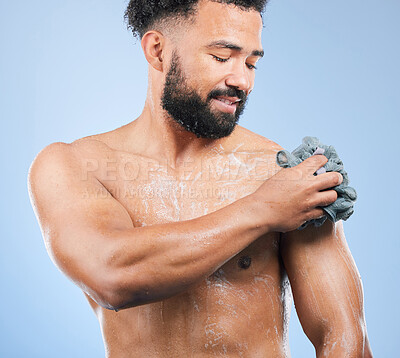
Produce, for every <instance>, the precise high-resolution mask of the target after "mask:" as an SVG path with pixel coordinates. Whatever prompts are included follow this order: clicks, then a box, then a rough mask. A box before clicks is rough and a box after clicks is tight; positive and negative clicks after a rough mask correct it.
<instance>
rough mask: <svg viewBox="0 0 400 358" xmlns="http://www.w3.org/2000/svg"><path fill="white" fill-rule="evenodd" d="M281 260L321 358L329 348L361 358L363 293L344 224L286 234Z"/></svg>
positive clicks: (328, 222)
mask: <svg viewBox="0 0 400 358" xmlns="http://www.w3.org/2000/svg"><path fill="white" fill-rule="evenodd" d="M281 254H282V258H283V261H284V265H285V268H286V271H287V274H288V277H289V280H290V283H291V286H292V291H293V297H294V300H295V305H296V311H297V313H298V316H299V319H300V322H301V324H302V327H303V329H304V332H305V333H306V335H307V336H308V338H309V339H310V340H311V341H312V343H313V344H314V346H315V348H316V350H317V352H321V351H322V350H323V349H324V347H326V346H330V348H331V349H341V352H347V353H348V354H349V356H351V357H354V356H357V357H362V356H363V355H362V351H363V350H364V345H365V344H366V328H365V321H364V312H363V290H362V284H361V280H360V277H359V273H358V271H357V268H356V265H355V263H354V260H353V258H352V256H351V253H350V250H349V248H348V246H347V243H346V239H345V236H344V232H343V225H342V222H338V223H336V224H333V223H332V222H330V221H328V220H327V221H326V222H325V224H324V225H323V226H322V227H320V228H315V227H314V226H312V225H309V226H308V227H307V228H306V229H304V230H301V231H299V230H295V231H292V232H289V233H287V234H285V235H284V236H283V238H282V246H281ZM335 347H336V348H335ZM331 353H333V351H331ZM341 354H343V353H341ZM354 354H356V355H354ZM334 356H336V355H334ZM342 356H348V355H347V354H346V355H342Z"/></svg>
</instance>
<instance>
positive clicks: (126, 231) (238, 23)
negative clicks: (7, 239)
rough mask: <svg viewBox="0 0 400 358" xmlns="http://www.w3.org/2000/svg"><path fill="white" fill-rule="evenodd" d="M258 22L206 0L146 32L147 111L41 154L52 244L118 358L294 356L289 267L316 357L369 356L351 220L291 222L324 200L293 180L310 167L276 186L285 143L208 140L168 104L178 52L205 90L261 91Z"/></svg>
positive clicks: (42, 217) (38, 192)
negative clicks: (349, 234)
mask: <svg viewBox="0 0 400 358" xmlns="http://www.w3.org/2000/svg"><path fill="white" fill-rule="evenodd" d="M182 26H183V25H182ZM261 28H262V23H261V18H260V15H259V14H258V13H257V12H255V11H242V10H240V9H238V8H236V7H235V6H232V5H225V4H219V3H215V2H207V1H202V2H201V4H200V5H199V11H198V15H197V18H196V21H195V22H194V23H193V24H191V25H190V26H189V27H186V28H184V31H179V28H177V29H175V31H174V33H173V34H172V35H168V29H167V28H165V29H162V28H160V29H158V30H154V31H149V32H148V33H147V34H146V35H145V36H144V37H143V39H142V47H143V50H144V54H145V56H146V59H147V61H148V62H149V87H148V94H147V99H146V104H145V108H144V110H143V113H142V114H141V115H140V116H139V118H138V119H136V120H135V121H133V122H131V123H129V124H128V125H126V126H123V127H121V128H118V129H116V130H114V131H111V132H108V133H104V134H100V135H95V136H91V137H87V138H83V139H80V140H78V141H75V142H74V143H72V144H64V143H55V144H52V145H50V146H48V147H47V148H45V149H44V150H43V151H42V152H41V153H40V154H39V156H38V157H37V159H36V160H35V162H34V163H33V165H32V168H31V171H30V178H29V181H30V191H31V198H32V202H33V205H34V208H35V211H36V214H37V216H38V219H39V222H40V224H41V228H42V232H43V236H44V239H45V243H46V247H47V249H48V251H49V254H50V256H51V257H52V259H53V260H54V262H55V263H56V265H57V266H58V267H59V268H60V269H61V270H62V271H63V272H64V273H65V274H66V275H67V276H68V277H69V278H71V279H72V280H73V281H74V282H75V283H76V284H77V285H78V286H79V287H80V288H81V289H82V290H83V291H84V293H85V295H86V297H87V298H88V300H89V303H90V304H91V306H92V308H93V309H94V311H95V313H96V315H97V317H98V319H99V323H100V325H101V329H102V332H103V337H104V342H105V348H106V355H107V357H111V358H120V357H121V358H129V357H146V356H147V357H168V358H169V357H213V356H226V357H250V358H254V357H288V356H289V352H288V342H287V323H288V307H289V305H290V301H291V294H290V290H289V281H288V278H289V279H290V284H291V286H292V290H293V296H294V299H295V302H296V309H297V312H298V315H299V318H300V320H301V323H302V325H303V328H304V331H305V333H306V334H307V336H308V337H309V339H310V340H311V342H312V343H313V344H314V346H315V348H316V352H317V355H318V356H321V357H323V356H329V357H341V358H342V357H370V356H371V355H370V350H369V345H368V339H367V334H366V328H365V320H364V313H363V296H362V286H361V281H360V278H359V275H358V272H357V269H356V266H355V264H354V262H353V260H352V257H351V254H350V251H349V249H348V247H347V244H346V240H345V237H344V233H343V228H342V224H341V223H338V224H336V225H333V224H332V223H329V222H327V223H326V224H325V225H324V226H323V227H322V228H319V229H315V228H312V227H309V228H307V229H306V230H303V231H301V232H299V231H297V230H294V231H293V229H295V228H296V227H298V226H300V224H301V220H300V219H299V220H300V221H299V222H296V220H297V219H296V218H295V219H296V220H295V219H293V216H296V215H297V214H296V215H295V214H294V213H299V215H300V213H302V211H296V210H294V209H293V208H296V207H298V206H299V205H300V206H304V207H306V208H305V209H304V211H306V212H307V213H308V212H309V213H312V214H313V215H314V216H315V215H317V214H318V213H320V211H321V209H318V208H315V207H313V204H312V203H311V201H310V203H308V202H307V201H308V200H309V198H311V197H312V195H311V191H309V193H310V196H307V197H304V198H303V197H302V196H296V195H295V194H296V193H295V192H296V190H300V188H301V187H303V186H304V185H305V183H306V181H307V180H305V179H304V178H303V179H304V180H303V179H301V180H300V179H298V178H297V179H296V178H295V176H296V173H297V174H299V173H300V174H301V173H303V174H304V167H303V169H302V170H303V172H301V171H299V170H296V169H294V170H286V171H285V173H284V174H283V177H284V176H285V175H286V176H288V178H287V179H288V180H286V181H283V180H282V179H280V181H278V182H275V184H270V185H269V186H265V183H267V184H268V182H271V181H270V180H269V179H270V178H272V177H273V178H276V176H274V174H275V173H277V172H278V171H279V173H278V174H277V175H279V174H281V173H282V172H281V171H280V168H279V167H277V165H276V164H275V155H276V152H277V151H278V150H279V149H281V148H280V147H279V146H278V145H277V144H275V143H273V142H272V141H270V140H268V139H266V138H263V137H261V136H259V135H257V134H254V133H252V132H250V131H248V130H246V129H244V128H243V127H241V126H237V127H236V128H235V130H234V131H233V133H232V135H230V136H229V137H226V138H222V139H218V140H210V139H205V138H202V139H199V138H197V137H196V136H195V135H194V134H193V133H189V132H187V131H185V130H184V129H182V128H181V127H179V125H178V124H177V123H175V122H174V121H173V120H172V119H170V118H168V117H166V115H165V112H164V111H163V109H162V108H161V105H160V98H161V95H162V88H163V84H164V81H165V75H166V73H167V72H168V66H169V64H170V63H171V58H172V55H173V53H174V51H176V50H177V51H178V54H179V57H180V59H181V65H182V69H183V71H184V73H185V75H186V79H187V83H188V85H189V86H191V87H192V88H196V89H197V91H198V93H199V94H200V95H201V97H202V98H203V99H206V98H207V95H208V93H210V91H212V90H214V89H225V88H227V87H235V88H237V89H240V90H242V91H245V92H246V94H249V93H250V92H251V91H252V89H253V86H254V79H255V71H254V68H253V66H254V65H255V64H256V62H257V61H258V60H259V59H260V57H261V51H262V46H261ZM163 32H165V33H164V34H163ZM193 39H196V41H193ZM177 44H179V46H177ZM226 44H230V45H229V46H226ZM232 45H234V48H232ZM226 100H227V99H226V98H225V99H223V101H222V102H221V101H219V100H215V99H213V100H212V101H211V103H210V106H211V108H212V110H213V111H216V112H218V111H222V112H225V113H231V114H232V113H233V112H234V107H235V105H230V104H227V103H223V102H224V101H226ZM229 100H230V101H231V102H234V98H230V99H229ZM312 160H313V161H314V162H313V163H314V164H313V165H316V164H315V163H316V162H317V161H318V160H319V161H321V160H322V159H320V158H314V159H312ZM310 163H311V162H310ZM320 165H323V163H322V162H321V163H320ZM309 174H310V178H312V179H309V180H313V181H317V180H319V181H321V182H322V180H326V181H328V178H329V180H330V181H331V180H337V178H336V179H335V178H334V176H332V175H330V176H329V175H328V174H326V175H325V176H324V178H325V179H323V177H322V176H318V178H317V179H314V177H313V176H312V172H311V173H309ZM283 177H282V176H281V178H283ZM299 180H300V181H299ZM332 183H333V182H332ZM332 183H331V185H330V186H325V187H323V189H327V188H330V187H332V186H334V185H333V184H332ZM336 184H337V183H336ZM336 184H335V185H336ZM262 188H270V189H269V190H266V189H265V190H262ZM314 189H315V188H314ZM310 190H311V189H310ZM314 191H315V190H314ZM314 191H313V192H312V193H314V194H315V192H314ZM316 192H317V193H318V191H316ZM268 193H269V194H268ZM275 193H276V196H274V194H275ZM314 194H313V195H314ZM268 195H269V196H268ZM299 195H300V194H299ZM320 195H322V194H320ZM324 195H328V192H327V191H324ZM267 197H268V198H270V197H271V198H272V199H271V200H270V201H268V200H266V199H265V198H267ZM263 198H264V199H263ZM299 198H300V199H299ZM301 198H303V199H304V200H303V199H301ZM310 200H311V199H310ZM321 200H322V199H321ZM324 200H325V199H324ZM260 203H261V204H263V205H261V204H260ZM267 204H268V205H267ZM314 206H316V207H317V206H318V205H314ZM292 209H293V210H292ZM264 213H265V214H264ZM269 217H271V218H269ZM262 218H263V220H264V221H265V224H264V221H263V220H261V219H262ZM272 218H273V219H272ZM276 221H279V223H277V222H276ZM289 222H290V224H289ZM303 222H304V221H303ZM289 227H290V228H291V229H290V230H289ZM281 228H282V229H281ZM281 232H286V233H285V234H282V233H281ZM115 309H117V310H118V312H115Z"/></svg>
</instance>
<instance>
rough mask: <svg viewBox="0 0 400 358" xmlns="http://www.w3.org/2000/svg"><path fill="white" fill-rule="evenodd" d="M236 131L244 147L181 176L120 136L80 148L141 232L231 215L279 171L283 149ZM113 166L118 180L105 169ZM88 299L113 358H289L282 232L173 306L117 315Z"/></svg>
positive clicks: (219, 152)
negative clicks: (127, 146)
mask: <svg viewBox="0 0 400 358" xmlns="http://www.w3.org/2000/svg"><path fill="white" fill-rule="evenodd" d="M235 131H236V132H237V131H243V133H242V134H245V135H242V136H237V138H239V137H240V138H244V139H241V141H236V143H234V142H232V143H231V144H233V145H232V146H231V147H230V148H229V150H228V151H227V150H226V148H223V147H222V146H220V147H217V148H215V149H214V150H213V152H212V153H210V155H209V156H207V158H203V159H202V160H201V161H197V162H196V163H188V164H187V166H186V167H185V168H184V169H180V170H175V169H171V168H170V167H168V166H165V165H161V164H160V163H159V162H158V161H157V160H155V159H154V158H148V157H145V156H142V155H141V154H140V153H130V152H127V151H123V150H119V148H116V147H117V146H116V145H113V143H117V141H114V140H115V137H116V136H118V133H115V134H113V135H112V136H110V135H99V136H95V137H91V138H89V139H83V140H81V141H80V143H81V144H78V145H82V148H84V150H83V151H82V153H84V154H83V155H84V156H85V157H86V158H85V159H88V160H89V161H90V160H97V161H99V163H100V170H98V179H99V180H100V181H101V183H102V184H103V185H104V186H105V187H106V188H107V190H108V191H109V192H110V193H111V194H112V195H113V196H114V198H115V199H116V200H118V201H119V202H120V203H121V204H122V205H123V206H124V207H125V208H126V210H127V212H128V213H129V215H130V217H131V219H132V222H133V225H134V226H135V227H140V226H147V225H153V224H157V223H168V222H175V221H181V220H189V219H193V218H196V217H199V216H203V215H206V214H208V213H211V212H213V211H216V210H218V209H221V208H223V207H224V206H226V205H228V204H230V203H232V202H233V201H236V200H238V199H240V198H242V197H244V196H246V195H249V194H251V193H253V192H254V191H255V190H256V189H257V188H258V187H259V186H260V185H261V184H262V183H263V181H265V180H266V179H268V178H269V177H270V176H271V175H273V174H274V173H275V172H276V170H277V168H276V165H275V154H276V147H274V144H273V143H272V142H269V141H267V140H266V139H264V140H261V139H260V137H259V136H257V137H254V138H252V134H251V132H249V131H247V130H244V129H242V128H240V129H239V128H238V129H237V130H235ZM254 136H255V135H254ZM250 139H252V140H250ZM250 142H251V145H250ZM255 143H256V144H255ZM257 143H258V144H257ZM105 166H106V167H108V171H107V170H101V168H105ZM87 298H88V300H89V303H90V304H91V306H92V308H93V309H94V310H95V312H96V315H97V317H98V319H99V322H100V324H101V328H102V333H103V337H104V341H105V347H106V354H107V357H110V358H130V357H138V358H142V357H149V358H150V357H154V358H163V357H165V358H167V357H168V358H172V357H182V358H186V357H196V358H197V357H198V358H203V357H215V356H217V357H249V358H255V357H263V358H265V357H271V358H272V357H288V356H289V350H288V337H287V325H288V313H289V312H288V310H289V307H290V304H291V295H290V288H289V283H288V280H287V277H286V274H285V271H284V269H283V266H282V263H281V260H280V255H279V234H278V233H271V234H267V235H265V236H263V237H260V238H259V239H258V240H256V241H254V242H253V243H252V244H251V245H249V246H248V247H247V248H246V249H245V250H243V251H242V252H240V253H239V254H238V255H236V256H235V257H233V258H232V259H231V260H229V261H228V262H226V263H225V264H224V265H223V266H221V267H220V269H219V270H218V271H216V272H215V273H214V274H213V275H211V276H210V277H208V278H206V279H204V280H203V281H202V282H200V283H198V284H197V285H196V286H194V287H193V288H192V289H190V290H189V291H187V292H184V293H181V294H179V295H177V296H174V297H172V298H170V299H167V300H164V301H161V302H156V303H151V304H147V305H143V306H139V307H134V308H129V309H125V310H121V311H119V312H114V311H110V310H106V309H104V308H101V307H100V306H98V305H97V304H96V303H95V302H94V301H93V300H91V299H90V298H89V297H88V296H87Z"/></svg>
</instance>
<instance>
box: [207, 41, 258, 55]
mask: <svg viewBox="0 0 400 358" xmlns="http://www.w3.org/2000/svg"><path fill="white" fill-rule="evenodd" d="M206 47H207V48H216V47H217V48H228V49H230V50H234V51H238V52H241V51H243V47H240V46H238V45H235V44H234V43H231V42H228V41H224V40H220V41H214V42H211V43H210V44H208V45H207V46H206ZM251 55H252V56H257V57H264V50H254V51H253V52H252V53H251Z"/></svg>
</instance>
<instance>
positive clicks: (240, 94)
mask: <svg viewBox="0 0 400 358" xmlns="http://www.w3.org/2000/svg"><path fill="white" fill-rule="evenodd" d="M220 96H226V97H237V98H239V99H240V100H242V102H241V103H240V104H243V103H244V102H246V100H247V95H246V93H245V92H244V91H242V90H238V89H237V88H232V87H230V88H227V89H224V90H222V89H215V90H212V91H211V92H210V93H209V95H208V100H210V99H213V98H216V97H220Z"/></svg>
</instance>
